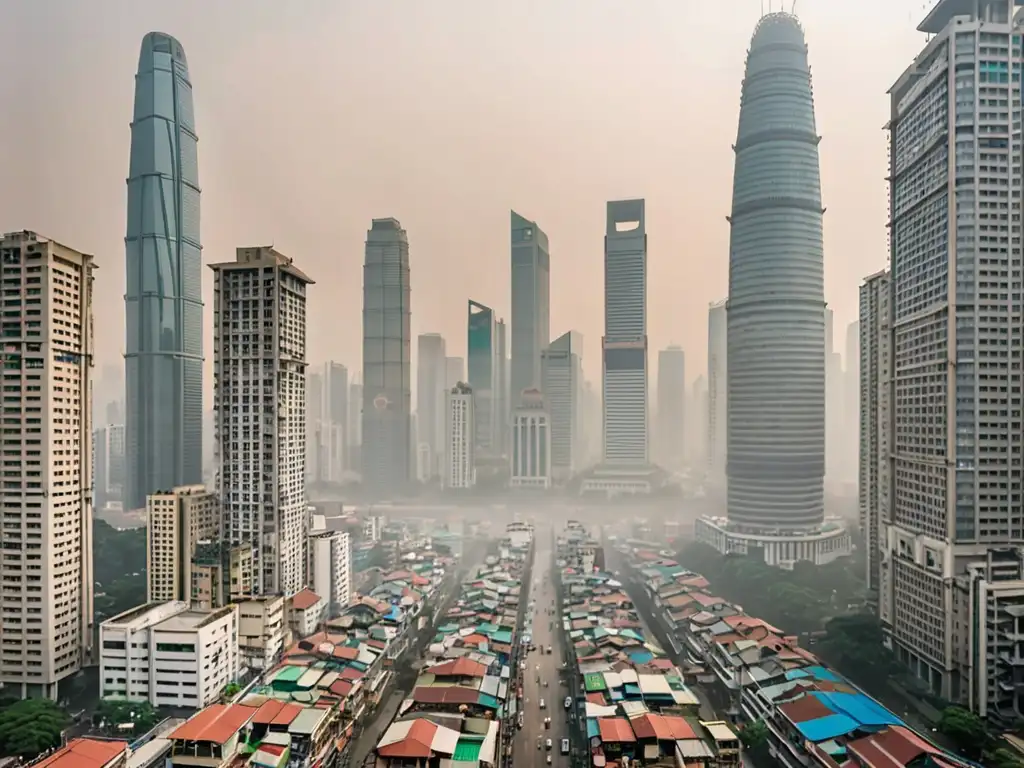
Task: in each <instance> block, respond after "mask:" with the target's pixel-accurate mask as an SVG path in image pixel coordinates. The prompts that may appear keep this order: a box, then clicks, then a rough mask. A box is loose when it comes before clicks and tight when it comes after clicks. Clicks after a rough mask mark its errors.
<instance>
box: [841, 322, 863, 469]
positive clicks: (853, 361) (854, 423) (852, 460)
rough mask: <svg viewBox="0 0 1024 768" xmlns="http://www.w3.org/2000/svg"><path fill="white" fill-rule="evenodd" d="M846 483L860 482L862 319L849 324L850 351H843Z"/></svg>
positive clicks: (844, 463)
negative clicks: (858, 467) (859, 438)
mask: <svg viewBox="0 0 1024 768" xmlns="http://www.w3.org/2000/svg"><path fill="white" fill-rule="evenodd" d="M842 413H843V423H842V428H843V445H842V457H843V458H842V461H843V471H842V473H841V475H840V477H841V479H842V481H843V484H844V485H846V484H848V483H851V482H856V480H857V475H856V466H857V453H856V451H857V446H858V445H859V442H858V435H859V434H860V322H859V321H858V320H854V321H853V322H852V323H850V324H849V325H847V326H846V351H845V352H844V354H843V406H842Z"/></svg>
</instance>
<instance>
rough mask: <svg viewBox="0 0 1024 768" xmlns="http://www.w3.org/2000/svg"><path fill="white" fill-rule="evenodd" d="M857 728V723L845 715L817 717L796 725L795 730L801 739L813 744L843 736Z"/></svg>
mask: <svg viewBox="0 0 1024 768" xmlns="http://www.w3.org/2000/svg"><path fill="white" fill-rule="evenodd" d="M857 728H858V723H857V721H856V720H854V719H853V718H852V717H847V716H846V715H828V716H826V717H819V718H818V719H817V720H805V721H804V722H802V723H797V724H796V729H797V730H798V731H800V733H801V734H802V735H803V737H804V738H805V739H807V740H808V741H810V742H814V743H817V742H819V741H826V740H827V739H834V738H835V737H836V736H844V735H846V734H847V733H850V732H852V731H855V730H857Z"/></svg>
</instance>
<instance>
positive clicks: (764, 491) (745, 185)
mask: <svg viewBox="0 0 1024 768" xmlns="http://www.w3.org/2000/svg"><path fill="white" fill-rule="evenodd" d="M735 150H736V152H735V154H736V164H735V175H734V178H733V201H732V213H731V215H730V217H729V221H730V223H731V237H730V247H729V299H728V305H727V312H726V326H727V341H726V354H727V356H728V373H727V387H728V395H727V399H728V402H727V408H728V438H727V443H728V445H727V451H728V462H727V469H728V517H729V522H730V524H731V525H734V526H737V527H738V528H740V529H742V530H744V531H745V532H747V533H750V532H756V531H758V530H764V531H766V532H767V531H777V530H785V531H789V530H801V531H809V530H811V529H813V528H815V527H816V526H819V525H820V524H821V523H822V521H823V520H824V474H825V466H824V464H825V347H824V343H825V314H824V306H825V302H824V295H823V283H824V277H823V255H822V234H821V232H822V224H821V222H822V214H823V209H822V207H821V191H820V184H819V180H818V175H819V172H818V135H817V133H816V131H815V120H814V100H813V96H812V93H811V74H810V68H809V66H808V63H807V46H806V43H805V41H804V33H803V29H802V28H801V26H800V23H799V22H798V21H797V19H796V17H795V16H793V15H791V14H788V13H781V12H779V13H769V14H767V15H765V16H763V17H762V18H761V20H760V21H759V22H758V24H757V28H756V29H755V30H754V35H753V39H752V40H751V43H750V48H749V51H748V53H747V62H746V72H745V74H744V80H743V95H742V101H741V106H740V119H739V129H738V132H737V138H736V145H735ZM794 163H796V164H798V165H799V167H801V168H802V169H803V170H802V172H801V173H799V174H793V173H789V172H788V169H792V168H793V167H794ZM769 198H770V199H771V200H772V201H779V200H781V201H783V202H784V204H780V203H778V202H773V203H772V204H771V205H769V204H768V202H767V201H768V200H769Z"/></svg>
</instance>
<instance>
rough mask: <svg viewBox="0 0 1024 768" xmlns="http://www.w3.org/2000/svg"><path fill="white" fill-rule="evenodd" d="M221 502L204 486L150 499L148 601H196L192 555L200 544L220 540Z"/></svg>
mask: <svg viewBox="0 0 1024 768" xmlns="http://www.w3.org/2000/svg"><path fill="white" fill-rule="evenodd" d="M220 531H221V519H220V502H219V500H218V498H217V494H216V493H214V492H213V491H208V490H206V488H205V487H203V486H201V485H187V486H182V487H180V488H174V489H171V490H167V491H162V492H160V493H151V494H150V495H149V496H148V497H147V498H146V577H147V583H146V602H147V603H166V602H170V601H171V600H184V601H185V602H189V601H191V600H192V556H193V555H195V553H196V547H197V546H198V544H199V543H200V542H206V541H209V542H213V541H217V540H219V539H220Z"/></svg>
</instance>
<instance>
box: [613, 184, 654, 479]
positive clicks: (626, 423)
mask: <svg viewBox="0 0 1024 768" xmlns="http://www.w3.org/2000/svg"><path fill="white" fill-rule="evenodd" d="M601 352H602V371H603V374H604V376H603V381H604V384H603V388H604V419H603V422H604V428H603V443H604V461H605V463H606V464H613V465H614V464H625V465H642V466H646V465H648V464H649V463H650V455H649V447H650V446H649V440H648V428H649V425H648V391H647V227H646V223H645V221H644V201H643V200H618V201H614V202H609V203H608V210H607V226H606V231H605V238H604V338H603V339H602V341H601Z"/></svg>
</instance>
